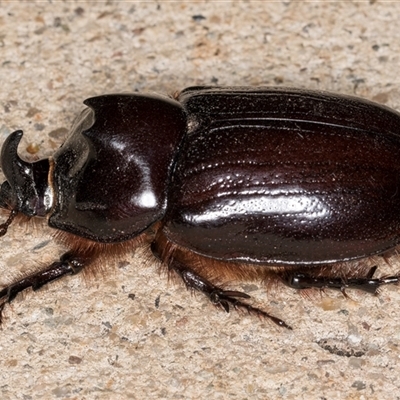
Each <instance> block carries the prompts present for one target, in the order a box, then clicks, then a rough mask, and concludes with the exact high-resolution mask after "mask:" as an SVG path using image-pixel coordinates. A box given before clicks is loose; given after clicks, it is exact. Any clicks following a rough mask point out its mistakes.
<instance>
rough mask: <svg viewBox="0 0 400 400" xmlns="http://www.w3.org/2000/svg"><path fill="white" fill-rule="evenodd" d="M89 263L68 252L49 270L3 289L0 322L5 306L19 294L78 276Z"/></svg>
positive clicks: (36, 273)
mask: <svg viewBox="0 0 400 400" xmlns="http://www.w3.org/2000/svg"><path fill="white" fill-rule="evenodd" d="M88 261H89V260H88V258H87V257H79V256H76V255H74V254H73V253H71V252H68V253H65V254H63V255H62V256H61V257H60V260H59V261H56V262H54V263H52V264H51V265H50V266H48V267H47V268H45V269H43V270H41V271H38V272H35V273H33V274H31V275H28V276H27V277H25V278H22V279H20V280H18V281H16V282H14V283H12V284H10V285H8V286H7V287H5V288H4V289H2V290H1V291H0V322H1V312H2V311H3V308H4V306H5V305H6V304H7V303H10V302H11V301H12V300H14V299H15V297H16V296H17V294H18V293H20V292H22V291H24V290H25V289H27V288H29V287H31V288H32V290H34V291H35V290H38V289H40V288H41V287H42V286H43V285H45V284H46V283H49V282H52V281H54V280H56V279H59V278H61V277H63V276H64V275H68V274H71V275H72V274H76V273H78V272H79V271H81V270H82V269H83V267H84V266H85V264H86V263H87V262H88Z"/></svg>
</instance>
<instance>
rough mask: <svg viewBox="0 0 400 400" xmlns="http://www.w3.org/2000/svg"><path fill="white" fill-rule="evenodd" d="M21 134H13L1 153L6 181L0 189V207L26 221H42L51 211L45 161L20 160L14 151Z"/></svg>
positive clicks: (47, 170)
mask: <svg viewBox="0 0 400 400" xmlns="http://www.w3.org/2000/svg"><path fill="white" fill-rule="evenodd" d="M22 135H23V133H22V131H15V132H13V133H12V134H11V135H10V136H8V138H7V139H6V141H5V142H4V144H3V147H2V149H1V160H0V164H1V168H2V170H3V173H4V175H5V177H6V181H5V182H3V183H2V185H1V188H0V207H1V208H5V209H7V210H11V211H13V212H14V213H15V212H20V213H22V214H25V215H27V216H29V217H34V216H39V217H44V216H45V215H46V214H47V213H48V212H49V210H50V207H51V203H52V201H51V190H50V188H49V184H48V175H49V160H48V159H43V160H39V161H37V162H34V163H29V162H27V161H24V160H22V159H21V158H20V157H19V156H18V152H17V148H18V144H19V142H20V141H21V138H22Z"/></svg>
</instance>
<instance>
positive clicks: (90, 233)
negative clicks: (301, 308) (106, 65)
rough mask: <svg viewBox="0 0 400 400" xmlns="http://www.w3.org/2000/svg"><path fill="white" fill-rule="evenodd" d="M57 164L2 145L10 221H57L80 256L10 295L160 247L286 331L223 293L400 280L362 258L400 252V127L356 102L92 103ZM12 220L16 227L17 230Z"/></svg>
mask: <svg viewBox="0 0 400 400" xmlns="http://www.w3.org/2000/svg"><path fill="white" fill-rule="evenodd" d="M84 103H85V104H86V105H87V106H88V107H87V108H86V109H85V110H84V111H83V112H82V113H81V115H80V117H79V118H78V119H77V120H76V123H75V124H74V126H73V128H72V130H71V133H70V135H69V137H68V139H67V140H66V142H65V143H64V144H63V145H62V146H61V147H60V149H59V150H58V151H56V152H55V154H54V155H53V156H52V157H50V158H49V159H43V160H39V161H36V162H28V161H25V160H22V159H21V158H20V157H19V156H18V152H17V147H18V144H19V142H20V140H21V137H22V131H15V132H14V133H12V134H11V135H10V136H9V137H8V138H7V139H6V141H5V142H4V144H3V147H2V151H1V167H2V170H3V173H4V175H5V178H6V180H5V182H4V183H3V184H2V186H1V190H0V207H1V208H3V209H5V210H8V212H9V216H8V219H7V220H6V222H4V223H3V224H2V225H1V226H0V234H2V235H4V234H6V232H7V229H8V228H9V226H10V225H11V223H12V221H13V220H14V218H15V217H17V216H19V215H24V216H28V217H32V218H46V219H47V221H48V225H49V226H50V227H52V228H54V230H55V239H56V240H58V241H60V242H61V243H62V244H64V245H65V246H66V247H67V248H68V252H67V253H65V254H64V255H63V256H62V257H61V258H60V260H58V261H55V262H54V263H52V264H51V265H49V266H47V267H46V268H43V269H41V270H39V271H37V272H35V273H33V274H31V275H28V276H26V277H23V278H18V279H17V280H16V281H14V282H11V283H10V284H9V285H8V286H7V287H5V288H3V289H2V290H1V291H0V311H1V310H2V309H3V307H4V305H5V304H7V303H8V302H10V301H11V300H12V299H13V298H14V297H15V296H16V295H17V294H18V293H19V292H21V291H23V290H24V289H26V288H28V287H31V288H33V290H36V289H38V288H40V287H41V286H43V285H44V284H46V283H48V282H50V281H52V280H55V279H57V278H60V277H62V276H64V275H66V274H72V273H76V272H78V271H80V270H82V269H84V268H91V267H93V266H94V267H95V266H96V264H99V263H102V264H104V259H105V258H107V257H108V258H109V257H110V255H111V256H117V255H123V254H125V253H126V252H129V251H131V250H132V248H135V247H137V246H144V245H147V246H149V247H150V249H151V251H152V253H153V254H154V256H155V257H157V258H158V259H159V260H161V262H162V264H163V265H164V266H165V267H166V268H167V269H168V271H170V273H172V274H176V275H178V276H180V277H181V278H182V280H183V281H184V283H185V284H186V286H187V287H188V288H190V289H194V290H197V291H200V292H202V293H204V294H205V295H206V296H208V297H209V299H210V300H211V301H212V302H213V303H214V304H215V305H217V306H220V307H222V308H223V309H225V310H226V311H229V308H230V306H233V307H235V308H237V309H244V310H247V311H248V312H250V313H253V314H257V315H259V316H264V317H268V318H270V319H271V320H272V321H273V322H275V323H276V324H278V325H280V326H283V327H287V328H290V327H289V325H287V324H286V323H285V322H284V321H282V320H281V319H279V318H277V317H275V316H272V315H270V314H268V313H267V312H266V311H263V310H261V309H258V308H255V307H253V306H252V305H250V304H249V303H248V298H249V296H248V295H247V294H245V293H242V292H239V291H231V290H229V289H227V288H226V286H225V285H224V283H226V282H232V281H236V282H242V281H244V280H259V281H262V282H265V283H266V284H267V283H268V282H271V281H281V282H283V283H284V284H287V285H289V286H291V287H294V288H298V289H304V288H313V287H316V288H326V287H327V288H337V289H340V290H342V291H343V292H344V291H345V289H346V288H348V287H351V288H356V289H360V290H364V291H367V292H371V293H376V292H377V290H378V289H379V287H380V286H382V285H384V284H396V283H398V282H399V280H400V278H399V275H393V276H390V277H383V278H375V277H374V273H375V271H376V267H373V268H367V267H366V266H365V265H363V263H362V262H359V263H357V264H355V263H353V264H352V263H351V260H358V259H363V258H367V257H369V256H372V255H376V254H383V253H385V252H386V251H388V250H390V249H393V248H394V247H396V246H397V245H398V244H399V242H400V212H397V210H400V114H399V113H397V112H395V111H393V110H390V109H389V108H386V107H384V106H381V105H378V104H374V103H372V102H370V101H367V100H362V99H358V98H355V97H350V96H343V95H337V94H329V93H324V92H317V91H305V90H296V89H287V88H240V87H232V88H218V87H193V88H189V89H185V90H184V91H182V92H181V93H180V94H179V95H177V96H175V97H174V98H173V99H172V98H167V97H163V96H156V95H140V94H112V95H104V96H98V97H94V98H90V99H88V100H86V101H85V102H84ZM6 218H7V217H6Z"/></svg>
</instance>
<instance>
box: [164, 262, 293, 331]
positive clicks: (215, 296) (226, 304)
mask: <svg viewBox="0 0 400 400" xmlns="http://www.w3.org/2000/svg"><path fill="white" fill-rule="evenodd" d="M168 267H169V269H170V270H173V271H175V272H176V273H177V274H178V275H179V276H180V277H181V278H182V280H183V281H184V282H185V285H186V287H187V288H188V289H194V290H198V291H199V292H201V293H204V294H205V295H206V296H207V297H208V298H209V299H210V301H211V302H212V303H213V304H214V305H215V306H217V307H220V308H223V309H224V310H225V311H226V312H229V310H230V306H232V307H233V308H234V309H236V310H244V311H247V312H248V313H249V314H255V315H257V316H258V317H262V318H268V319H270V320H271V321H272V322H274V323H275V324H276V325H278V326H280V327H283V328H287V329H292V328H291V327H290V326H289V325H287V324H286V323H285V322H284V321H282V320H281V319H279V318H277V317H274V316H273V315H271V314H269V313H267V312H265V311H263V310H260V309H259V308H256V307H253V306H252V305H250V304H247V303H245V302H243V301H241V300H238V298H242V299H249V298H250V296H249V295H248V294H246V293H243V292H237V291H232V290H224V289H222V288H220V287H218V286H215V285H213V284H212V283H211V282H209V281H208V280H207V279H204V278H203V277H201V276H200V275H198V274H196V273H194V272H193V271H192V270H190V269H189V268H188V267H186V266H185V265H183V264H181V263H180V262H179V261H177V260H171V262H170V264H169V265H168Z"/></svg>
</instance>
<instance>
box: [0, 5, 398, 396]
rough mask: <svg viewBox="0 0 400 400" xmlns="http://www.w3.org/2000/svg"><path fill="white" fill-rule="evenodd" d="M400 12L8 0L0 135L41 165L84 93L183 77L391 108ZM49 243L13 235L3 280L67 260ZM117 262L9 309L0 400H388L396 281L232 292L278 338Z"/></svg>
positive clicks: (392, 384)
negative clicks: (363, 289)
mask: <svg viewBox="0 0 400 400" xmlns="http://www.w3.org/2000/svg"><path fill="white" fill-rule="evenodd" d="M399 14H400V2H380V1H379V0H378V1H370V2H322V1H321V2H307V3H304V2H295V1H284V2H267V1H258V2H249V1H246V2H244V1H240V2H210V1H209V2H162V1H159V2H113V1H108V2H106V3H103V2H102V3H98V2H97V3H94V2H91V1H80V2H72V1H68V2H57V1H56V2H49V3H48V2H40V1H37V2H21V3H20V2H16V1H2V2H1V3H0V81H1V90H0V112H1V119H0V141H1V142H3V140H4V138H5V137H6V136H7V135H8V134H9V133H10V132H11V131H12V130H14V129H17V128H21V129H24V130H25V133H26V134H25V136H26V137H25V138H24V141H23V143H22V144H21V146H20V151H21V153H23V154H25V155H29V152H31V153H34V156H35V157H36V156H43V155H49V154H51V153H52V152H53V151H54V149H56V148H57V147H58V146H59V144H60V143H61V142H62V140H63V139H64V138H65V136H66V134H67V129H68V128H69V126H70V124H71V122H72V120H73V118H74V117H75V116H76V115H77V113H78V112H79V111H80V110H81V109H82V100H83V99H85V98H87V97H89V96H92V95H97V94H103V93H110V92H120V91H136V90H139V91H145V90H146V91H149V90H150V91H158V92H163V93H165V92H166V93H172V92H174V91H176V90H179V89H182V88H184V87H186V86H191V85H210V84H218V85H290V86H297V87H308V88H319V89H327V90H331V91H338V92H342V93H348V94H357V95H360V96H363V97H366V98H369V99H372V100H376V101H379V102H382V103H384V104H387V105H389V106H391V107H393V108H396V109H400V81H399V72H398V69H399V65H400V60H399V58H400V31H399V26H398V18H399ZM37 150H38V152H37ZM50 235H51V232H50V231H49V230H46V229H35V228H34V227H31V228H30V229H26V228H23V227H19V226H13V227H12V228H11V229H10V233H9V235H8V236H6V237H4V238H2V239H1V241H0V246H1V253H0V254H1V257H0V271H1V273H0V283H1V284H5V283H7V282H8V281H9V280H10V279H12V277H15V276H16V275H18V273H19V272H21V271H23V270H24V268H25V269H26V268H28V269H29V268H32V267H35V266H38V264H40V263H45V262H49V261H50V260H52V259H53V258H55V257H57V256H58V255H59V254H61V253H62V251H63V249H62V248H59V247H57V246H54V244H53V243H52V242H51V241H49V238H50V237H51V236H50ZM125 261H126V262H122V263H120V264H119V265H118V268H116V270H115V271H114V272H113V273H110V274H109V276H107V277H106V278H102V277H98V278H97V279H96V280H91V282H84V281H83V280H82V278H80V277H79V276H74V277H69V278H67V279H64V280H63V281H61V282H59V283H57V284H54V285H50V286H49V287H48V288H47V289H44V290H41V291H40V292H38V293H36V294H35V295H32V294H31V293H27V294H26V296H24V297H25V299H23V298H22V297H21V296H20V297H18V298H17V299H16V301H15V302H14V303H13V305H12V307H8V308H6V310H5V316H6V320H5V322H4V323H3V326H2V330H1V331H0V354H1V357H0V391H1V395H0V398H1V399H4V400H6V399H25V400H26V399H52V398H61V399H64V398H65V399H111V398H112V399H148V398H169V399H172V398H173V399H177V398H185V399H204V398H210V399H228V398H229V399H279V398H283V399H396V398H397V399H398V398H400V394H399V393H400V391H399V386H400V365H399V362H400V358H399V357H400V348H399V345H400V293H399V288H397V287H393V288H385V289H384V290H382V293H381V295H380V296H379V297H372V296H367V295H362V294H359V293H351V296H352V300H345V299H343V298H342V297H341V296H340V295H338V294H337V293H332V292H328V293H327V294H326V295H325V296H322V297H321V296H320V295H319V294H316V295H315V296H313V298H312V299H309V298H304V297H301V296H300V295H299V294H298V293H296V292H295V291H292V290H289V289H284V290H281V291H279V292H278V293H276V292H271V293H268V294H266V293H265V291H264V289H263V287H262V285H261V284H253V283H249V284H245V285H241V286H239V288H240V289H244V290H246V291H247V292H248V293H250V294H251V295H252V296H253V297H254V299H256V300H255V301H256V303H257V304H259V305H263V306H264V307H268V309H269V310H270V311H271V312H272V313H273V314H274V315H276V316H279V317H282V318H284V319H285V320H286V321H287V322H288V323H290V324H291V325H292V326H293V327H294V330H293V331H287V330H283V329H279V328H277V327H275V326H273V325H272V324H271V323H269V322H266V321H260V320H258V319H255V318H250V317H247V316H240V315H238V314H236V313H232V314H224V313H221V312H217V311H216V310H214V309H213V307H212V306H211V305H209V304H208V302H207V301H205V299H204V298H202V297H201V296H191V295H190V294H189V293H188V292H186V291H185V290H184V289H183V288H182V287H181V286H179V285H178V286H175V285H173V284H169V283H168V282H167V280H166V279H165V277H163V276H160V275H159V274H158V272H157V268H156V266H155V265H154V264H149V263H146V262H145V259H144V258H143V257H142V256H141V255H140V254H134V253H133V252H132V254H128V255H127V256H126V257H125ZM377 261H378V262H380V263H381V264H382V262H381V260H377ZM399 261H400V260H399V259H398V258H395V257H393V258H392V259H391V260H390V264H391V266H388V265H385V264H383V265H381V268H382V269H381V271H383V272H382V273H390V272H393V271H396V270H399V269H400V262H399Z"/></svg>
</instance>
